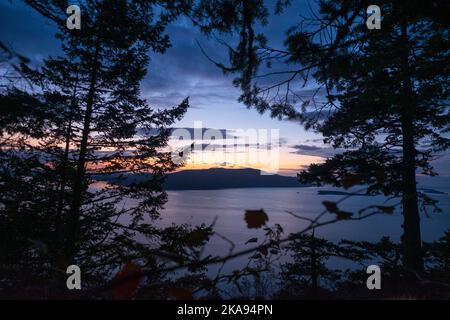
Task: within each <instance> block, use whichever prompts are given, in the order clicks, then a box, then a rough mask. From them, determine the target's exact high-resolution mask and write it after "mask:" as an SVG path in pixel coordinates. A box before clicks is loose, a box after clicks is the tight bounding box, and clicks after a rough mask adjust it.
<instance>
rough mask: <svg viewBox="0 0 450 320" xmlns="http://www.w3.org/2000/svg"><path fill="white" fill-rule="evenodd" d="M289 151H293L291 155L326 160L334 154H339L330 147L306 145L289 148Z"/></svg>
mask: <svg viewBox="0 0 450 320" xmlns="http://www.w3.org/2000/svg"><path fill="white" fill-rule="evenodd" d="M290 148H291V149H294V151H292V153H294V154H301V155H306V156H315V157H322V158H328V157H332V156H334V155H335V154H336V153H339V150H337V149H333V148H331V147H319V146H311V145H306V144H297V145H293V146H290Z"/></svg>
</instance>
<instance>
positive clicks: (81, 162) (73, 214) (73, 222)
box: [66, 39, 100, 262]
mask: <svg viewBox="0 0 450 320" xmlns="http://www.w3.org/2000/svg"><path fill="white" fill-rule="evenodd" d="M99 51H100V40H99V39H97V42H96V47H95V53H94V58H93V62H92V73H91V79H90V84H89V91H88V94H87V99H86V112H85V114H84V119H83V131H82V137H81V143H80V154H79V156H78V162H77V171H76V174H75V181H74V185H73V200H72V205H71V209H70V215H69V223H68V237H67V245H66V254H67V260H68V262H73V259H74V256H75V253H76V250H77V246H78V245H77V242H78V233H79V224H80V211H81V204H82V200H83V193H84V185H83V184H84V179H85V174H86V154H87V147H88V139H89V133H90V127H91V120H92V111H93V106H94V96H95V86H96V83H97V77H98V59H99Z"/></svg>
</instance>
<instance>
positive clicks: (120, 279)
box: [112, 262, 141, 300]
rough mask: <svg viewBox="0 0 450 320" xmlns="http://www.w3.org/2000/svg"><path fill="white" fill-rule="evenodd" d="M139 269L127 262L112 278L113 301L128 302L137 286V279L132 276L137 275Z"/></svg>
mask: <svg viewBox="0 0 450 320" xmlns="http://www.w3.org/2000/svg"><path fill="white" fill-rule="evenodd" d="M140 271H141V267H140V266H139V265H137V264H135V263H133V262H127V263H125V265H124V266H123V268H122V270H120V272H119V273H118V274H117V275H116V276H115V277H114V280H113V284H114V283H117V285H115V286H114V288H113V291H112V294H113V297H114V299H117V300H129V299H132V298H133V297H134V295H135V294H136V291H137V288H138V286H139V279H140V278H139V277H137V276H136V277H134V276H132V275H134V274H136V273H139V272H140Z"/></svg>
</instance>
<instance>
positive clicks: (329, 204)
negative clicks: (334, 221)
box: [322, 201, 339, 213]
mask: <svg viewBox="0 0 450 320" xmlns="http://www.w3.org/2000/svg"><path fill="white" fill-rule="evenodd" d="M322 204H323V205H324V206H325V208H326V209H327V211H328V212H330V213H337V212H338V211H339V209H338V207H337V205H336V202H332V201H323V202H322Z"/></svg>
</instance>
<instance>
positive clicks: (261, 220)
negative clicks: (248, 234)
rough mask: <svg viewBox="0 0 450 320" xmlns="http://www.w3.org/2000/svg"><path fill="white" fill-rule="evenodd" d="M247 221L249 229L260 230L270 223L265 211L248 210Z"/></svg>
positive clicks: (246, 212) (246, 213)
mask: <svg viewBox="0 0 450 320" xmlns="http://www.w3.org/2000/svg"><path fill="white" fill-rule="evenodd" d="M245 221H246V222H247V228H249V229H259V228H261V227H262V226H263V225H265V224H266V222H267V221H269V217H268V216H267V214H266V213H265V212H264V210H262V209H261V210H246V211H245Z"/></svg>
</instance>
